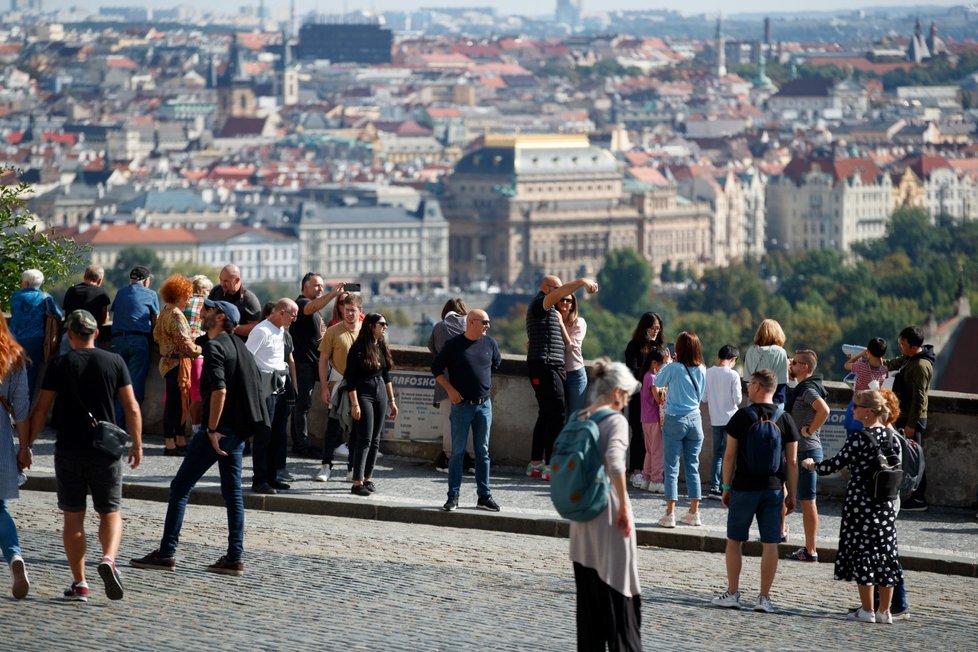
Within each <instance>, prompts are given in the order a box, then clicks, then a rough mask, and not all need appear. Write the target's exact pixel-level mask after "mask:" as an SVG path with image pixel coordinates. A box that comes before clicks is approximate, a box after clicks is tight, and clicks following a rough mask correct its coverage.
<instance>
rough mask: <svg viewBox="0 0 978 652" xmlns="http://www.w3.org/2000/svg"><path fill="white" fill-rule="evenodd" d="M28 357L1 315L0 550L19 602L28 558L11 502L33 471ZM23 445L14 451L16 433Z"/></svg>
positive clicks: (25, 586) (24, 593) (25, 589)
mask: <svg viewBox="0 0 978 652" xmlns="http://www.w3.org/2000/svg"><path fill="white" fill-rule="evenodd" d="M26 363H27V356H26V355H25V354H24V349H23V348H21V346H20V344H18V343H17V340H16V339H14V336H13V335H12V334H11V333H10V329H8V328H7V320H6V319H4V317H3V314H0V405H2V411H3V415H0V548H2V549H3V558H4V560H5V561H6V562H7V565H8V566H9V567H10V576H11V580H12V586H11V591H12V593H13V595H14V597H15V598H17V599H20V598H25V597H27V592H28V591H29V590H30V582H29V581H28V580H27V570H26V569H25V567H24V558H23V557H22V556H21V554H20V541H19V540H18V538H17V526H16V525H15V524H14V519H13V518H12V517H11V516H10V512H9V511H7V501H9V500H12V499H14V498H18V497H19V495H20V490H19V484H20V483H19V482H18V480H19V476H20V469H21V467H29V466H30V463H31V459H30V447H29V446H28V445H27V440H28V437H29V432H28V419H27V416H28V411H29V409H30V402H31V401H30V394H29V392H28V383H27V364H26ZM15 432H16V434H17V438H18V441H19V444H20V448H19V460H20V461H19V463H18V451H16V450H15V449H14V439H13V437H14V433H15Z"/></svg>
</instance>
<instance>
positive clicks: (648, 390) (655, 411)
mask: <svg viewBox="0 0 978 652" xmlns="http://www.w3.org/2000/svg"><path fill="white" fill-rule="evenodd" d="M671 361H672V358H671V357H670V356H669V349H666V348H660V347H658V346H654V347H652V348H651V349H650V350H649V352H648V353H646V354H645V360H644V362H643V363H642V369H643V371H644V372H645V374H644V375H643V378H642V399H641V401H642V432H643V433H644V435H645V437H644V439H645V466H644V467H643V468H642V480H641V482H639V483H638V484H637V485H636V486H637V487H638V488H639V489H644V490H646V491H651V492H652V493H654V494H661V493H665V485H664V484H663V482H664V479H665V478H664V473H665V468H664V466H663V465H664V462H663V458H662V419H663V417H664V416H665V413H664V412H663V411H662V410H660V409H659V406H660V405H661V404H662V402H663V401H664V400H665V397H666V392H665V390H664V389H660V388H658V387H656V386H655V375H656V374H657V373H659V369H661V368H662V367H663V365H666V364H668V363H669V362H671Z"/></svg>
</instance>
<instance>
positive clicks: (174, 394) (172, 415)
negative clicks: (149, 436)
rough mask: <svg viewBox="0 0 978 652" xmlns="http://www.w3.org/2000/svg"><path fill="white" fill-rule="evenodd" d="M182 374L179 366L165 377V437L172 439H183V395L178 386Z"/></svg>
mask: <svg viewBox="0 0 978 652" xmlns="http://www.w3.org/2000/svg"><path fill="white" fill-rule="evenodd" d="M179 374H180V367H179V365H178V366H176V367H174V368H173V369H170V370H169V371H168V372H166V375H165V376H163V383H164V385H165V386H166V401H165V402H164V403H163V437H164V438H166V439H172V438H174V437H183V435H184V429H183V395H182V394H181V393H180V388H179V387H178V386H177V376H178V375H179Z"/></svg>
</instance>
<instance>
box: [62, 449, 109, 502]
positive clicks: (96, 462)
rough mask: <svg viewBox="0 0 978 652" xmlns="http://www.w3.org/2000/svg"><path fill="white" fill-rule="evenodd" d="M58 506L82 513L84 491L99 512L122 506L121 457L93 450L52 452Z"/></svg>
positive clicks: (85, 496) (84, 499)
mask: <svg viewBox="0 0 978 652" xmlns="http://www.w3.org/2000/svg"><path fill="white" fill-rule="evenodd" d="M54 476H55V481H56V484H57V490H58V509H60V510H61V511H62V512H84V511H85V507H86V503H87V500H88V493H89V491H91V493H92V504H93V505H94V506H95V511H96V512H98V513H99V514H110V513H112V512H118V511H119V508H120V507H121V505H122V460H121V459H113V458H111V457H109V456H108V455H106V454H105V453H102V452H100V451H97V450H95V449H94V448H93V449H91V450H69V451H59V450H55V452H54Z"/></svg>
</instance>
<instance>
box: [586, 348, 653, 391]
mask: <svg viewBox="0 0 978 652" xmlns="http://www.w3.org/2000/svg"><path fill="white" fill-rule="evenodd" d="M641 386H642V384H641V383H640V382H638V381H637V380H636V379H635V376H633V375H632V372H631V370H629V368H628V367H626V366H625V365H624V363H621V362H612V361H611V358H609V357H607V356H603V357H600V358H598V359H597V360H595V361H594V366H593V380H592V381H591V395H592V396H593V397H594V398H595V399H596V400H600V399H602V398H607V397H608V396H610V395H611V393H612V392H613V391H615V390H616V389H623V390H625V391H626V392H628V393H629V394H634V393H635V392H637V391H638V390H639V388H641Z"/></svg>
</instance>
